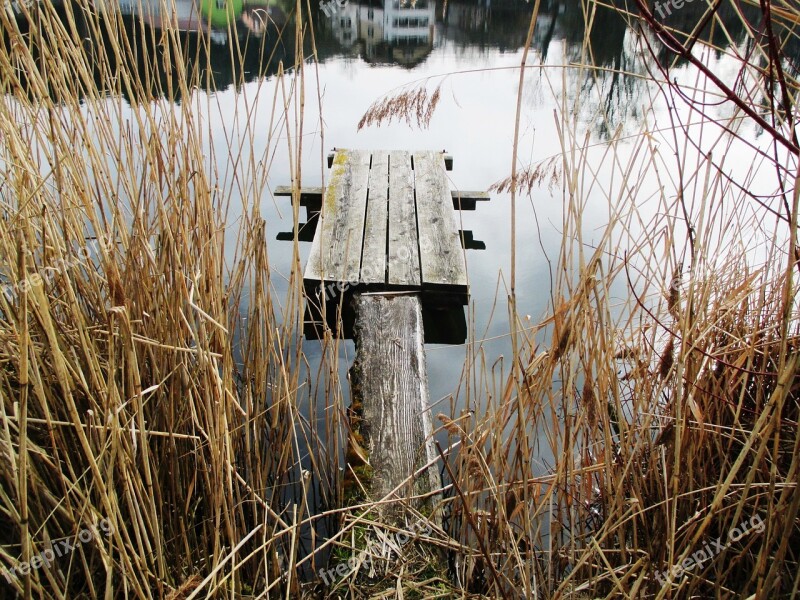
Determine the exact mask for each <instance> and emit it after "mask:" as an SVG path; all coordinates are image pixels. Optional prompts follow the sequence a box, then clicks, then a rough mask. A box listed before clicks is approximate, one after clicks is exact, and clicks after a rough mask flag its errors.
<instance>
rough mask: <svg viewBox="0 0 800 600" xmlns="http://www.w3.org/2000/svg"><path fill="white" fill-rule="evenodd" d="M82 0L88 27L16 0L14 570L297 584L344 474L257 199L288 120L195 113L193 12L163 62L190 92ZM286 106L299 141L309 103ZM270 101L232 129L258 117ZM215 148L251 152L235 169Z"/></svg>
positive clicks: (200, 590)
mask: <svg viewBox="0 0 800 600" xmlns="http://www.w3.org/2000/svg"><path fill="white" fill-rule="evenodd" d="M66 10H67V11H68V13H70V14H71V15H72V17H71V18H72V19H75V20H77V22H79V23H80V27H81V28H83V29H81V28H76V27H75V26H74V23H75V22H76V21H75V20H70V18H68V19H63V18H60V17H59V16H58V15H56V13H55V10H54V8H53V7H52V5H50V4H49V3H46V2H43V3H37V4H36V6H35V8H32V9H31V11H30V13H29V14H27V15H26V16H24V17H23V19H22V21H14V20H12V19H9V16H8V15H5V14H4V16H2V17H0V20H2V27H3V29H4V35H5V39H6V40H7V41H8V43H6V44H4V45H3V46H2V47H0V65H2V71H1V72H0V81H1V82H2V89H3V91H4V92H5V93H7V95H5V96H3V98H2V100H1V101H0V190H1V191H2V207H1V208H2V218H0V248H1V249H2V250H0V276H1V277H2V282H3V284H4V288H3V291H4V293H3V294H0V339H1V340H2V344H0V571H2V572H1V573H0V588H2V589H3V590H4V594H3V595H6V593H8V594H13V593H14V592H16V593H17V594H19V595H21V596H24V597H37V598H51V597H52V598H77V597H107V598H112V597H140V598H150V597H172V598H198V597H203V598H204V597H217V596H225V597H231V598H232V597H243V596H247V595H249V594H252V593H253V592H254V591H257V593H262V592H266V591H267V590H272V591H271V592H269V593H274V592H275V591H278V590H281V591H282V592H285V593H288V591H290V590H296V589H298V570H297V569H295V568H294V565H295V564H296V562H297V560H298V557H299V556H302V555H305V553H306V552H307V547H306V545H307V544H308V542H309V539H310V538H309V536H313V535H314V532H313V531H311V529H310V527H309V526H308V525H306V526H304V527H301V525H300V523H301V521H303V519H304V518H305V517H306V516H307V515H308V514H309V512H310V511H311V507H312V506H317V505H324V504H325V503H328V502H331V501H332V498H333V497H334V494H333V492H332V489H331V487H330V486H329V485H328V482H335V480H336V479H335V470H333V469H331V465H330V464H329V463H328V462H327V461H328V459H327V458H326V456H329V454H328V449H327V448H326V447H324V446H321V442H320V435H319V432H318V431H317V428H316V425H315V424H313V423H311V424H310V423H309V422H308V421H307V420H306V419H304V418H303V416H302V414H301V410H309V411H310V413H311V414H314V413H315V410H316V408H315V406H314V398H313V397H312V396H311V394H310V393H309V392H308V390H309V389H310V386H308V385H307V382H306V381H303V380H302V379H301V378H300V373H301V366H302V361H301V355H300V350H299V347H298V331H299V329H300V328H299V326H298V322H299V319H300V318H301V315H302V311H301V303H300V297H299V291H298V290H299V285H298V282H297V280H296V276H293V277H294V279H293V280H292V282H291V283H290V286H289V296H288V297H287V298H286V299H284V300H282V306H283V308H280V305H279V304H278V303H277V302H276V301H275V297H274V294H273V291H272V289H271V287H272V284H271V281H270V266H269V262H268V258H267V254H266V240H265V224H264V221H263V219H262V218H261V217H260V215H259V204H258V199H260V198H261V197H262V196H263V195H264V194H265V192H266V190H265V182H266V174H267V171H266V169H267V168H268V165H269V163H270V161H269V160H268V158H267V156H269V155H270V153H271V152H272V151H273V150H274V142H272V140H270V142H269V144H268V146H267V148H266V150H265V156H254V155H253V154H251V153H250V151H249V150H248V148H249V147H248V146H246V145H245V146H243V147H241V148H239V147H235V146H230V147H228V146H226V147H224V148H216V149H215V148H214V147H213V143H212V142H210V141H208V140H205V141H204V137H205V134H204V131H203V127H205V126H206V125H203V124H202V123H200V119H199V118H198V117H199V116H202V115H203V110H206V111H208V110H211V109H213V103H209V104H203V103H201V102H200V101H197V96H196V95H193V94H195V92H194V90H195V89H196V88H198V87H199V86H200V85H201V84H202V85H206V86H207V85H211V86H212V87H213V82H212V81H210V80H205V79H204V80H202V81H201V80H200V79H199V78H198V77H199V76H198V75H197V71H191V73H192V74H189V75H187V74H186V71H185V70H181V68H180V67H178V68H176V69H175V70H174V71H173V66H174V65H175V64H178V65H180V61H181V56H182V54H181V49H180V46H179V41H180V38H179V35H178V33H177V32H176V31H172V32H170V30H169V29H164V30H163V37H162V38H161V40H160V41H161V44H162V45H160V46H159V48H160V52H154V53H152V55H151V57H150V60H151V61H152V62H151V64H150V66H151V67H152V69H153V71H157V70H158V71H161V72H170V73H172V76H173V79H171V80H170V81H169V85H170V86H174V89H180V90H182V94H181V96H182V98H183V102H182V103H181V104H180V105H172V104H170V103H169V102H168V101H167V100H163V99H150V96H149V92H148V91H147V89H149V88H147V86H148V85H149V83H148V82H147V81H142V79H140V78H141V77H143V74H142V73H138V72H135V71H132V70H129V69H127V68H124V67H123V66H120V65H119V64H118V63H115V62H114V61H111V60H109V59H108V57H105V58H103V56H100V57H98V56H96V55H92V54H91V53H85V52H84V37H83V36H84V35H85V34H86V32H87V31H89V32H95V33H98V32H101V31H102V32H104V33H105V34H107V39H106V40H105V42H106V44H107V46H104V49H105V51H107V52H111V53H114V54H115V55H116V56H117V57H125V56H126V55H127V53H129V52H132V51H133V50H132V48H135V49H137V52H138V51H139V50H141V48H139V47H138V46H137V44H139V43H143V42H142V40H131V39H128V38H127V37H126V33H125V29H124V28H122V26H121V23H120V20H119V16H118V15H116V14H115V13H114V12H113V11H108V12H104V11H101V13H102V14H100V13H98V11H97V10H96V9H95V8H94V7H93V5H92V4H91V3H70V4H69V5H68V6H67V7H66ZM26 19H27V20H28V21H29V23H28V24H27V25H25V20H26ZM34 25H35V26H34ZM21 28H22V29H21ZM23 29H24V31H23ZM201 41H202V38H201ZM91 61H96V62H91ZM160 61H167V63H166V64H162V62H160ZM123 62H124V61H123ZM113 64H117V68H116V69H111V68H110V66H111V65H113ZM133 64H136V63H135V62H134V63H133ZM21 73H24V74H25V77H24V80H23V79H22V78H20V74H21ZM97 77H99V78H100V81H99V82H98V81H97V80H96V79H95V78H97ZM291 84H292V82H291V81H290V82H288V83H287V87H289V86H291ZM145 88H147V89H145ZM279 89H280V86H279ZM284 89H285V88H284ZM105 90H114V91H116V94H121V91H122V90H125V91H127V93H126V96H127V97H128V98H133V99H140V100H141V102H136V101H134V104H133V105H128V103H127V102H126V101H125V100H123V99H122V96H121V95H115V96H113V97H108V98H107V97H105ZM285 100H287V99H286V98H284V99H281V100H279V101H278V104H277V105H276V106H281V105H288V104H287V103H285V102H284V101H285ZM243 102H244V104H245V106H244V110H246V111H247V113H248V115H249V114H251V111H252V114H253V115H255V112H256V109H255V107H253V106H248V105H247V102H246V100H243ZM261 109H262V111H264V110H265V108H264V107H263V106H262V107H261ZM266 110H270V108H267V109H266ZM271 110H273V112H274V122H275V123H276V124H277V123H279V122H281V120H283V122H284V124H285V125H284V128H283V130H282V135H283V136H284V137H285V138H288V139H289V140H290V141H293V140H294V138H295V136H296V133H297V132H296V131H294V130H293V129H291V128H289V127H288V125H287V124H288V123H292V122H293V121H294V120H293V119H291V120H286V114H284V113H283V111H282V110H278V111H275V106H273V107H272V108H271ZM259 123H260V121H258V120H255V119H254V120H253V121H251V122H249V123H247V122H246V123H245V124H244V125H240V126H239V127H240V129H239V130H237V133H238V134H240V135H241V136H242V139H252V136H253V131H252V130H251V128H253V127H256V126H260V125H259ZM298 126H299V127H302V124H301V122H298ZM279 129H280V128H276V131H277V130H279ZM209 144H210V145H211V146H209ZM293 151H296V152H298V153H299V152H300V151H301V148H300V147H297V146H295V148H294V150H293ZM215 152H216V154H217V155H220V156H227V157H229V158H230V160H231V162H232V163H234V164H237V165H238V167H237V174H236V178H235V179H233V180H232V179H231V178H230V175H227V176H226V175H225V174H224V173H220V172H219V171H218V170H217V169H216V165H215V164H214V163H213V161H212V160H210V159H209V158H208V157H209V156H214V155H215ZM234 194H238V195H239V196H240V197H241V198H242V199H243V200H242V202H243V206H242V217H241V220H240V222H239V223H237V224H236V227H233V226H232V225H231V224H230V223H229V222H228V211H229V202H230V200H231V198H232V197H233V196H234ZM249 199H253V201H254V202H253V204H251V203H250V200H249ZM226 247H227V248H229V249H233V252H234V253H235V257H234V260H233V261H229V260H226V257H225V255H224V250H225V249H226ZM245 295H246V300H247V302H246V303H243V299H244V296H245ZM334 377H335V372H334ZM319 385H320V386H321V387H322V388H324V386H325V385H326V383H325V380H322V381H320V383H319ZM302 390H305V392H303V391H302ZM304 403H305V405H306V406H305V408H303V409H301V406H302V405H303V404H304ZM329 439H332V440H333V439H335V436H330V438H329ZM333 456H336V454H335V453H334V454H333ZM303 469H312V470H313V471H314V472H315V473H316V474H317V475H318V477H317V478H316V479H315V480H314V481H313V482H312V481H311V480H310V478H309V477H307V476H306V475H307V474H306V472H305V471H304V470H303ZM98 523H99V524H102V525H104V527H105V528H104V529H102V530H98V529H97V527H98ZM91 528H94V534H92V535H84V532H90V533H91ZM98 532H99V533H98ZM84 538H85V539H84ZM61 545H66V546H69V548H68V549H65V550H64V552H63V553H62V552H60V549H61V547H62V546H61ZM54 547H57V548H58V549H59V553H57V555H56V556H55V557H53V548H54ZM42 556H43V557H45V558H46V559H47V560H46V563H47V564H43V563H42V559H41V558H40V557H42ZM28 563H30V565H31V568H27V567H24V566H20V565H26V564H28ZM11 570H14V571H13V572H12V571H11Z"/></svg>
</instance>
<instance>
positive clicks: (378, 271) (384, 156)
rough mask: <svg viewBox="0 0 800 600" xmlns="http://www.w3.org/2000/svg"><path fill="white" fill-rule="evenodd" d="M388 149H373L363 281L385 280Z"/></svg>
mask: <svg viewBox="0 0 800 600" xmlns="http://www.w3.org/2000/svg"><path fill="white" fill-rule="evenodd" d="M388 201H389V153H388V152H373V153H372V168H371V169H370V171H369V196H368V197H367V217H366V223H365V225H364V252H363V254H362V255H361V281H362V283H386V243H387V239H386V236H387V235H388V226H389V214H388V211H389V206H388Z"/></svg>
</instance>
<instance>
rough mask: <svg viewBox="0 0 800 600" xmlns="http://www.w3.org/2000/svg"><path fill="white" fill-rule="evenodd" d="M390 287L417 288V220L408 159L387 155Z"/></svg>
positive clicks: (395, 154) (407, 157) (405, 154)
mask: <svg viewBox="0 0 800 600" xmlns="http://www.w3.org/2000/svg"><path fill="white" fill-rule="evenodd" d="M388 282H389V284H390V285H405V286H411V285H414V286H418V285H420V282H421V279H420V263H419V246H418V244H417V220H416V210H415V207H414V179H413V172H412V171H411V155H410V154H409V153H408V152H399V151H395V152H392V153H391V154H390V155H389V279H388Z"/></svg>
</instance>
